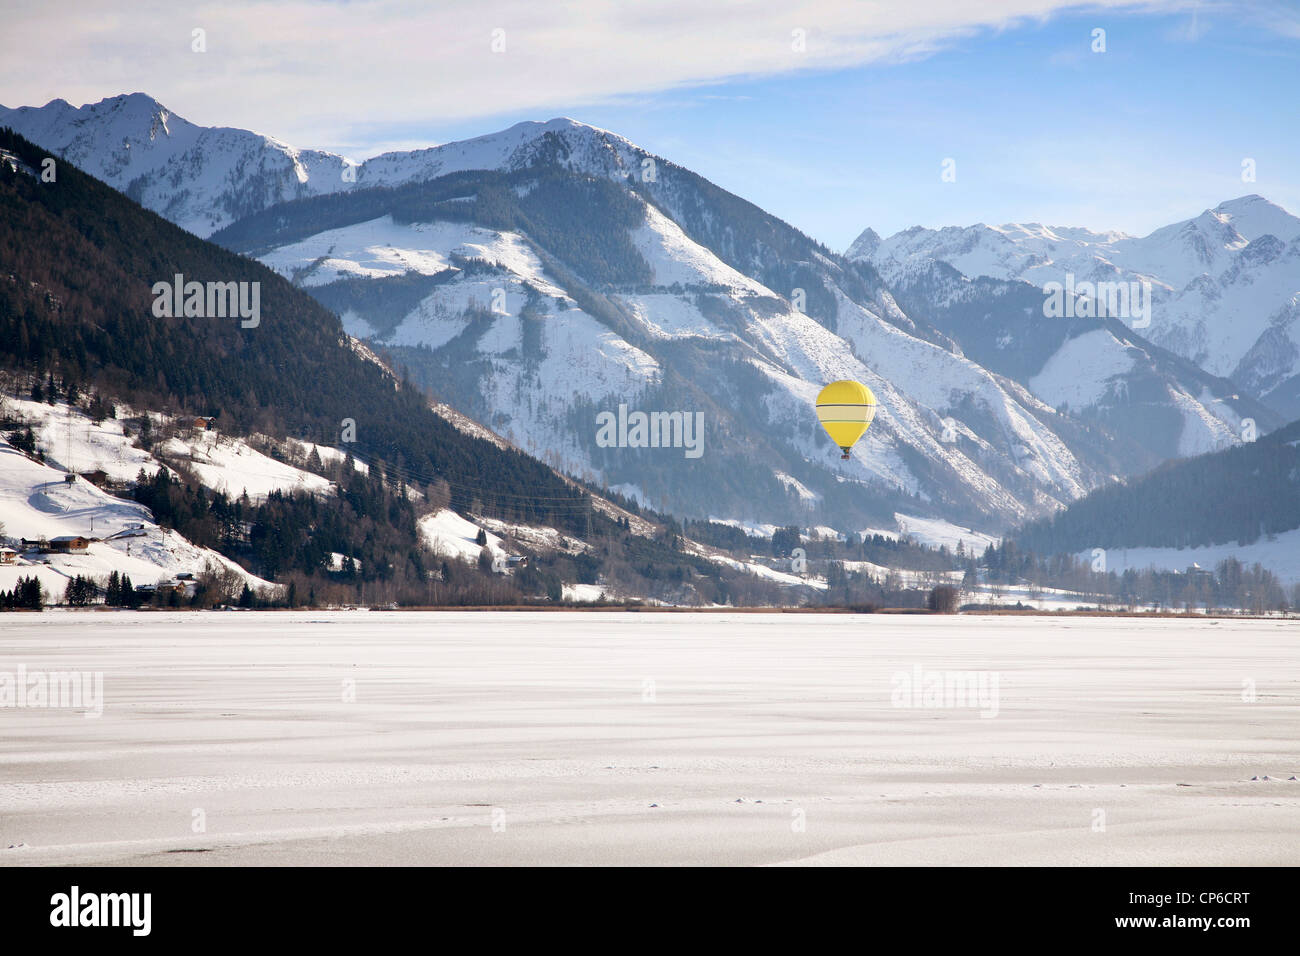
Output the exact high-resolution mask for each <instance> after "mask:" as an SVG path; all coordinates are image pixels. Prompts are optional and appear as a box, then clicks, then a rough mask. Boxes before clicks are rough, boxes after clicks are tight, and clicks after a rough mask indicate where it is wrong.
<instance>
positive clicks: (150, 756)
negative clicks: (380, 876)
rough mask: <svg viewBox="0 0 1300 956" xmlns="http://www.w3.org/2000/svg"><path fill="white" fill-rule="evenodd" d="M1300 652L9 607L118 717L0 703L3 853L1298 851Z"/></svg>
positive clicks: (879, 620)
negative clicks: (961, 677) (940, 687)
mask: <svg viewBox="0 0 1300 956" xmlns="http://www.w3.org/2000/svg"><path fill="white" fill-rule="evenodd" d="M1298 649H1300V625H1297V623H1296V622H1286V621H1184V620H1155V621H1134V620H1125V619H1099V618H1091V619H1088V618H1073V619H1064V620H1050V621H1049V620H1048V619H1044V618H1039V619H1032V618H1022V617H1015V618H1010V617H977V616H961V617H946V618H935V617H919V616H918V617H907V616H885V615H879V616H852V615H817V616H813V615H777V614H770V615H752V614H729V613H724V614H708V615H704V614H626V613H606V612H598V613H421V614H417V613H379V612H374V613H365V612H338V613H324V612H302V613H294V614H287V613H208V614H131V613H74V612H60V611H50V612H46V613H45V614H42V615H39V616H37V615H4V616H0V690H2V689H3V686H4V683H3V682H4V679H5V675H7V674H16V673H17V669H18V667H19V666H20V665H22V666H23V667H25V668H26V672H27V674H28V676H29V679H30V677H31V675H32V674H33V673H34V672H37V671H42V670H43V671H47V672H48V671H85V672H95V671H101V672H102V673H103V713H102V716H100V717H87V716H85V715H84V713H83V712H82V709H78V708H63V709H55V708H36V707H22V708H18V707H4V708H0V728H2V733H0V860H3V862H4V863H5V864H7V865H23V864H29V865H30V864H64V863H135V864H173V865H181V864H186V865H195V864H207V865H213V864H216V865H222V864H226V865H229V864H251V865H257V864H333V865H337V864H361V863H371V864H373V863H393V864H580V863H604V864H634V863H656V864H684V863H697V864H775V863H796V864H831V865H838V864H1051V865H1071V866H1078V865H1091V864H1153V865H1166V864H1167V865H1184V864H1247V865H1249V864H1282V865H1286V864H1296V863H1298V862H1300V782H1297V781H1296V780H1295V779H1293V778H1294V777H1296V776H1300V741H1298V739H1297V730H1298V729H1300V706H1298V705H1300V654H1297V650H1298ZM939 672H970V676H971V682H969V683H968V684H966V685H965V686H966V687H968V688H970V689H971V690H972V693H971V696H968V697H965V698H963V697H961V695H960V688H958V687H955V686H954V687H952V688H950V689H951V691H952V695H953V696H947V697H945V696H942V695H941V696H938V697H936V696H934V694H932V693H930V692H929V690H927V688H929V681H930V680H931V679H932V676H933V675H934V674H936V673H939ZM904 677H905V678H906V681H911V680H915V679H917V678H919V679H920V684H921V686H920V687H918V688H909V687H908V686H907V684H906V682H905V679H904ZM975 688H978V693H976V692H975V690H974V689H975ZM939 704H955V705H956V706H935V705H939ZM6 848H7V849H6Z"/></svg>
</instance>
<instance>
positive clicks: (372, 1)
mask: <svg viewBox="0 0 1300 956" xmlns="http://www.w3.org/2000/svg"><path fill="white" fill-rule="evenodd" d="M1184 6H1185V0H1095V2H1090V3H1079V2H1075V0H998V2H991V0H930V2H924V3H889V2H852V3H849V2H843V0H786V2H766V0H761V2H760V0H730V2H721V3H718V2H714V3H700V2H699V0H660V2H653V3H647V2H627V0H561V2H547V3H538V2H534V0H441V2H439V3H437V4H426V3H408V2H398V0H359V2H337V3H328V4H324V3H316V2H311V3H309V2H305V0H288V2H270V0H231V2H223V3H198V4H184V3H174V2H162V0H138V2H130V3H119V4H117V5H116V6H115V7H114V6H111V5H110V6H108V7H107V8H106V6H105V4H104V3H102V2H94V0H68V2H63V3H60V4H59V5H58V6H57V8H55V7H51V6H40V5H29V6H27V7H26V8H24V9H20V10H11V11H9V12H7V13H6V14H5V18H6V25H5V32H6V35H7V38H6V42H5V44H4V45H5V47H6V50H5V53H6V55H5V56H3V57H0V89H3V90H4V91H5V93H4V95H5V99H6V104H5V105H10V106H14V105H22V104H34V103H44V102H46V101H48V100H49V99H52V98H54V97H56V96H57V97H63V98H65V99H68V100H70V101H72V102H74V103H81V102H85V101H92V100H98V99H100V98H102V97H104V96H107V95H112V94H115V93H118V92H129V91H135V90H140V91H145V92H148V93H150V94H152V95H153V96H155V97H157V98H158V99H160V100H161V101H162V102H164V103H166V104H167V105H168V106H169V107H171V108H172V109H174V110H176V111H177V112H179V113H181V114H182V115H184V116H186V117H188V118H190V119H193V120H194V121H196V122H199V123H203V124H205V125H206V124H223V125H238V126H244V127H248V128H252V129H257V130H262V131H266V132H271V133H275V134H277V135H279V136H281V137H283V138H286V139H289V140H290V141H291V142H299V143H302V144H303V145H314V144H316V143H339V142H351V141H355V140H356V137H355V135H353V133H354V131H355V130H356V129H357V128H359V126H358V124H362V125H364V126H366V127H369V128H372V129H375V128H381V127H382V126H383V124H385V123H398V122H400V123H402V124H404V125H405V126H406V128H408V129H410V128H411V126H412V124H418V123H421V122H427V123H429V124H431V126H433V127H434V128H436V124H437V123H439V122H449V121H456V120H463V119H466V118H472V117H479V116H483V117H488V116H492V115H499V114H507V113H518V112H520V111H525V110H527V111H533V112H535V113H537V114H538V115H542V114H546V113H547V112H548V111H556V110H566V109H573V108H576V107H580V106H582V105H584V104H591V103H597V102H608V101H609V100H610V99H611V98H615V97H619V96H627V95H634V94H644V93H652V92H661V91H664V90H672V89H681V88H688V87H693V86H698V85H703V84H712V83H717V82H719V81H723V80H726V79H728V78H732V77H754V76H765V75H778V74H784V73H793V72H797V71H806V70H832V69H841V68H844V67H849V66H856V65H861V64H865V63H872V62H882V61H884V62H889V61H903V60H910V59H915V58H918V57H924V56H927V55H930V54H931V53H933V52H934V51H936V50H939V49H942V48H944V47H945V46H946V45H949V44H951V43H952V42H954V41H956V40H959V39H961V38H963V37H968V36H971V35H974V34H977V33H979V32H980V31H991V30H1004V29H1008V28H1010V27H1013V26H1015V25H1017V24H1020V23H1025V22H1033V21H1042V20H1045V19H1048V18H1050V17H1052V16H1053V15H1055V14H1058V13H1061V12H1062V11H1067V10H1069V11H1077V10H1081V9H1095V10H1098V11H1105V10H1108V9H1109V10H1112V11H1115V10H1133V9H1141V10H1144V11H1150V10H1151V9H1153V8H1165V9H1178V8H1181V7H1184ZM196 29H201V30H203V31H205V33H204V38H205V45H206V52H202V53H197V52H193V51H192V46H193V40H192V37H193V31H194V30H196Z"/></svg>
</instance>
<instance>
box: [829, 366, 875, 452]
mask: <svg viewBox="0 0 1300 956" xmlns="http://www.w3.org/2000/svg"><path fill="white" fill-rule="evenodd" d="M875 417H876V396H875V395H873V394H872V393H871V389H869V388H867V386H865V385H863V384H862V383H861V382H854V381H849V380H843V381H839V382H831V383H830V384H829V385H827V386H826V387H825V388H823V389H822V390H821V394H820V395H818V396H817V418H818V419H819V420H820V421H821V423H822V428H824V429H826V434H828V435H830V436H831V441H833V442H835V444H837V445H839V446H840V449H841V450H842V451H843V452H844V457H845V458H848V457H849V449H850V448H852V447H853V445H854V443H856V442H857V440H858V439H859V438H861V437H862V435H863V433H864V432H865V431H866V430H867V428H868V427H869V426H870V425H871V420H872V419H873V418H875Z"/></svg>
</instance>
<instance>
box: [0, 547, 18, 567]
mask: <svg viewBox="0 0 1300 956" xmlns="http://www.w3.org/2000/svg"><path fill="white" fill-rule="evenodd" d="M17 560H18V552H17V551H15V550H14V549H13V548H0V564H13V563H14V562H15V561H17Z"/></svg>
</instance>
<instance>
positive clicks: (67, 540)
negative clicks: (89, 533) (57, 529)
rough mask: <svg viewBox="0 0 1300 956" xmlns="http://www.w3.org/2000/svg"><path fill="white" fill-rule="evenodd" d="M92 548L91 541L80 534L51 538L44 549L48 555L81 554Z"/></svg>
mask: <svg viewBox="0 0 1300 956" xmlns="http://www.w3.org/2000/svg"><path fill="white" fill-rule="evenodd" d="M88 547H90V539H89V538H83V537H82V536H81V535H79V534H61V535H59V536H58V537H57V538H51V539H50V543H49V545H48V546H47V547H46V548H45V549H44V550H45V552H46V553H47V554H80V553H82V552H84V551H85V550H86V549H87V548H88Z"/></svg>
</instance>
